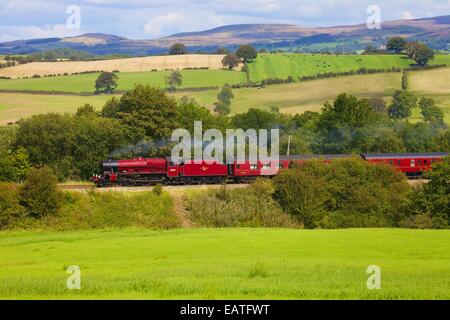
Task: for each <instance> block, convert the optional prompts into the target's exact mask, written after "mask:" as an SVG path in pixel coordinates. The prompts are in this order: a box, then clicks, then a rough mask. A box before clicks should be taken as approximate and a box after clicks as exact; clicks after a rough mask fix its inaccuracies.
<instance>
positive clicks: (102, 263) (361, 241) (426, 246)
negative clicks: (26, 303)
mask: <svg viewBox="0 0 450 320" xmlns="http://www.w3.org/2000/svg"><path fill="white" fill-rule="evenodd" d="M0 247H1V250H0V279H1V281H0V297H1V298H8V299H10V298H11V299H12V298H32V299H36V298H44V299H45V298H97V299H100V298H122V299H124V298H127V299H128V298H131V299H133V298H154V299H173V298H176V299H180V298H181V299H185V298H189V299H191V298H193V299H224V298H226V299H233V298H243V299H263V298H275V299H288V298H289V299H318V298H321V299H335V298H339V299H340V298H342V299H355V298H362V299H437V298H440V299H449V298H450V283H449V278H448V275H449V273H450V232H449V231H436V230H435V231H422V230H398V229H378V230H375V229H365V230H364V229H358V230H339V231H337V230H336V231H335V230H313V231H311V230H288V229H284V230H281V229H178V230H172V231H146V230H137V229H132V230H131V229H130V230H122V231H85V232H70V233H69V232H66V233H35V232H22V233H8V232H7V233H0ZM69 265H79V266H80V267H81V274H82V279H81V286H82V290H81V291H69V290H67V288H66V286H65V282H66V279H67V277H68V274H66V272H65V269H66V268H67V266H69ZM369 265H378V266H380V267H381V281H382V282H381V287H382V289H381V290H368V289H367V288H366V281H367V277H368V275H367V274H366V269H367V267H368V266H369Z"/></svg>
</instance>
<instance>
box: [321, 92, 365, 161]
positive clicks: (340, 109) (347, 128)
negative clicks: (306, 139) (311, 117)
mask: <svg viewBox="0 0 450 320" xmlns="http://www.w3.org/2000/svg"><path fill="white" fill-rule="evenodd" d="M373 118H374V112H373V110H372V107H371V106H370V104H369V101H368V100H366V99H360V100H359V99H357V98H356V97H354V96H351V95H347V94H345V93H343V94H340V95H339V96H338V97H337V98H336V99H335V101H334V103H333V104H330V103H328V102H327V103H325V106H324V108H323V109H322V115H321V116H320V120H319V123H318V130H319V132H320V134H321V136H322V143H321V148H322V150H323V151H324V152H325V153H328V152H330V153H351V152H353V151H357V150H360V149H361V141H360V139H361V138H364V135H363V132H364V130H365V129H367V127H368V126H369V125H371V124H372V122H373V121H372V120H373Z"/></svg>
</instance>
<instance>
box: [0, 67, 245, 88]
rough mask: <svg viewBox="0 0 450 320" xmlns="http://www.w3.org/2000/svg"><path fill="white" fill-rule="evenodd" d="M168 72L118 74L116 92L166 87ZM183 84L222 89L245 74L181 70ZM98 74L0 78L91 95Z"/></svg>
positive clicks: (14, 84)
mask: <svg viewBox="0 0 450 320" xmlns="http://www.w3.org/2000/svg"><path fill="white" fill-rule="evenodd" d="M170 73H171V72H170V71H156V72H122V73H119V74H118V76H119V86H118V88H117V90H131V89H133V88H134V85H135V84H137V83H141V84H150V85H152V86H156V87H161V88H165V87H166V82H165V81H166V80H165V78H166V77H167V76H168V75H170ZM181 74H182V75H183V84H182V86H181V88H201V87H215V86H223V85H224V84H227V83H228V84H235V83H243V82H245V81H246V75H245V73H244V72H241V71H228V70H182V71H181ZM98 75H99V73H89V74H81V75H69V76H57V77H45V78H38V79H12V80H7V79H6V80H5V79H0V89H3V90H30V91H61V92H74V93H78V92H94V91H95V80H96V79H97V78H98Z"/></svg>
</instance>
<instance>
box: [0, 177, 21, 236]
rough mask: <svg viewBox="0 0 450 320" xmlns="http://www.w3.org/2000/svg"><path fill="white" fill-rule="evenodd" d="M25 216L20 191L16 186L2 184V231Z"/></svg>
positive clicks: (0, 214)
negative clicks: (20, 200)
mask: <svg viewBox="0 0 450 320" xmlns="http://www.w3.org/2000/svg"><path fill="white" fill-rule="evenodd" d="M24 215H25V209H24V207H22V206H21V205H20V203H19V191H18V188H17V186H16V185H15V184H13V183H4V182H0V229H6V228H7V227H8V226H9V225H10V224H11V223H13V222H14V221H15V220H17V219H20V218H21V217H23V216H24Z"/></svg>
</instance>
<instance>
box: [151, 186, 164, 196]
mask: <svg viewBox="0 0 450 320" xmlns="http://www.w3.org/2000/svg"><path fill="white" fill-rule="evenodd" d="M152 192H153V194H154V195H157V196H160V195H162V193H163V187H162V185H160V184H159V183H158V184H157V185H156V186H154V187H153V189H152Z"/></svg>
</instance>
